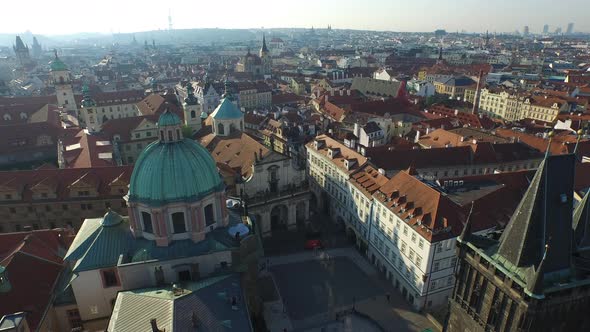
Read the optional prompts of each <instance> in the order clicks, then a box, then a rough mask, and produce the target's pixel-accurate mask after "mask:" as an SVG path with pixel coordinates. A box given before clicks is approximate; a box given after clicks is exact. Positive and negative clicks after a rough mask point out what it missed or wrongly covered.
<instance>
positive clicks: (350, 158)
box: [307, 135, 368, 174]
mask: <svg viewBox="0 0 590 332" xmlns="http://www.w3.org/2000/svg"><path fill="white" fill-rule="evenodd" d="M315 142H318V143H319V144H320V145H319V147H318V149H316V148H315V146H314V145H315ZM307 148H308V149H313V150H315V151H317V152H318V153H319V154H321V155H323V156H325V157H326V158H328V159H332V162H333V163H334V164H335V165H336V166H337V167H338V168H340V169H341V170H342V171H344V172H346V173H348V174H352V173H354V172H355V171H356V170H358V169H360V168H361V167H362V166H363V165H365V163H366V162H367V160H368V159H367V158H366V157H364V156H362V155H361V154H360V153H358V152H356V151H354V150H352V149H350V148H348V147H346V146H345V145H344V144H342V143H340V142H338V141H336V140H335V139H333V138H331V137H329V136H327V135H319V136H317V137H316V138H315V140H313V141H311V142H309V143H307ZM329 150H332V151H334V152H337V153H336V154H335V155H334V157H333V158H330V157H329V156H328V152H329ZM346 163H349V167H348V168H347V167H346Z"/></svg>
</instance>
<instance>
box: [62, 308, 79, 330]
mask: <svg viewBox="0 0 590 332" xmlns="http://www.w3.org/2000/svg"><path fill="white" fill-rule="evenodd" d="M66 314H67V316H68V322H69V323H70V327H71V328H72V329H75V328H81V327H82V318H80V312H79V311H78V309H73V310H67V311H66Z"/></svg>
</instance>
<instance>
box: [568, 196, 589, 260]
mask: <svg viewBox="0 0 590 332" xmlns="http://www.w3.org/2000/svg"><path fill="white" fill-rule="evenodd" d="M588 196H590V190H588V191H587V192H586V195H584V198H582V200H581V201H580V204H578V207H577V208H576V210H575V211H574V221H573V224H572V228H573V229H574V249H576V250H578V251H579V250H580V249H590V199H589V198H588Z"/></svg>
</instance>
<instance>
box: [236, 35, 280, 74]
mask: <svg viewBox="0 0 590 332" xmlns="http://www.w3.org/2000/svg"><path fill="white" fill-rule="evenodd" d="M236 71H237V72H240V73H249V74H251V75H253V76H255V77H264V76H269V75H271V74H272V58H271V55H270V51H269V50H268V47H266V37H265V36H263V37H262V47H261V48H260V51H259V52H258V55H256V54H252V53H251V52H250V49H248V53H246V55H245V56H243V57H242V58H240V61H239V62H238V64H237V65H236Z"/></svg>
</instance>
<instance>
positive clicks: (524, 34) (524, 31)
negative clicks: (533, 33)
mask: <svg viewBox="0 0 590 332" xmlns="http://www.w3.org/2000/svg"><path fill="white" fill-rule="evenodd" d="M522 35H523V36H528V35H529V26H528V25H525V26H524V28H522Z"/></svg>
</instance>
